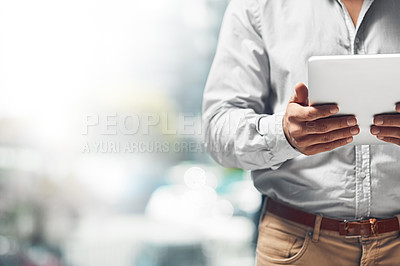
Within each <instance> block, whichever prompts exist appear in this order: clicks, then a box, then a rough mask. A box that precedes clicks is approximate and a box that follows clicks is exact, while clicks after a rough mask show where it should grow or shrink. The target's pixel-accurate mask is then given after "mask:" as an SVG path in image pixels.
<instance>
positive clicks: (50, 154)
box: [0, 0, 261, 266]
mask: <svg viewBox="0 0 400 266" xmlns="http://www.w3.org/2000/svg"><path fill="white" fill-rule="evenodd" d="M227 4H228V1H227V0H191V1H186V0H168V1H167V0H154V1H138V0H113V1H111V0H68V1H61V0H37V1H28V0H16V1H6V0H0V266H2V265H6V266H8V265H12V266H13V265H22V266H25V265H26V266H27V265H29V266H42V265H43V266H56V265H57V266H58V265H68V266H69V265H70V266H86V265H87V266H102V265H106V266H111V265H112V266H125V265H126V266H128V265H129V266H131V265H135V266H161V265H162V266H181V265H182V266H188V265H194V266H197V265H199V266H200V265H201V266H203V265H204V266H224V265H229V266H235V265H240V266H247V265H254V247H255V242H254V241H255V240H254V239H255V237H256V235H255V234H256V227H257V220H258V216H257V215H258V214H257V213H258V211H259V209H260V204H261V197H260V195H259V193H258V192H257V191H256V190H255V189H254V187H253V185H252V182H251V179H250V176H249V173H247V172H244V171H242V170H239V169H226V168H223V167H220V166H218V165H217V164H216V163H214V162H213V161H212V159H211V158H210V156H209V155H208V154H207V153H206V152H205V150H204V147H203V146H202V144H201V141H202V130H203V128H202V125H201V102H202V93H203V88H204V85H205V82H206V78H207V74H208V71H209V68H210V66H211V62H212V59H213V56H214V53H215V48H216V44H217V40H218V32H219V29H220V25H221V21H222V17H223V14H224V11H225V8H226V6H227Z"/></svg>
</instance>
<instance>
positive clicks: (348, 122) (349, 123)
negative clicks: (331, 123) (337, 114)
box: [347, 118, 357, 126]
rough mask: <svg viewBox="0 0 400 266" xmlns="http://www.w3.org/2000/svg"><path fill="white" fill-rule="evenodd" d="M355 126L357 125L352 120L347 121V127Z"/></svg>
mask: <svg viewBox="0 0 400 266" xmlns="http://www.w3.org/2000/svg"><path fill="white" fill-rule="evenodd" d="M356 124H357V121H356V120H355V119H354V118H349V119H347V125H349V126H355V125H356Z"/></svg>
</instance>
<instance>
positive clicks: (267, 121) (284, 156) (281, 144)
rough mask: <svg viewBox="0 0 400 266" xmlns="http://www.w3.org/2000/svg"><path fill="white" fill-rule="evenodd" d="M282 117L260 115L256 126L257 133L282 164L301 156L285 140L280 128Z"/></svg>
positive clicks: (278, 114) (280, 114)
mask: <svg viewBox="0 0 400 266" xmlns="http://www.w3.org/2000/svg"><path fill="white" fill-rule="evenodd" d="M283 116H284V113H276V114H273V115H261V116H260V117H259V118H258V121H257V124H256V125H257V126H256V130H257V132H258V133H259V134H260V135H261V136H263V137H264V138H265V140H266V141H267V145H268V147H269V149H270V151H271V153H272V154H273V155H274V157H275V158H276V159H278V158H279V160H280V161H282V162H284V161H286V160H289V159H293V158H295V157H297V156H299V155H301V154H302V153H301V152H299V151H298V150H297V149H295V148H294V147H293V146H292V145H291V144H290V143H289V141H288V140H287V138H286V136H285V133H284V131H283V127H282V119H283Z"/></svg>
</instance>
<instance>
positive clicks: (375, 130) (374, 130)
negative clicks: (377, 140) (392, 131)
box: [372, 127, 381, 135]
mask: <svg viewBox="0 0 400 266" xmlns="http://www.w3.org/2000/svg"><path fill="white" fill-rule="evenodd" d="M379 132H381V130H380V129H379V128H377V127H373V128H372V134H375V135H376V134H379Z"/></svg>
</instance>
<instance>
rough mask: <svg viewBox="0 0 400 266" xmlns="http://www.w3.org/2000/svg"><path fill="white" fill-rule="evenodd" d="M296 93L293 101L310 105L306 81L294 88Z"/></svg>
mask: <svg viewBox="0 0 400 266" xmlns="http://www.w3.org/2000/svg"><path fill="white" fill-rule="evenodd" d="M294 90H295V95H294V98H293V102H295V103H298V104H301V105H308V88H307V86H306V85H304V83H298V84H297V85H296V87H295V88H294Z"/></svg>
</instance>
